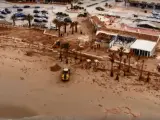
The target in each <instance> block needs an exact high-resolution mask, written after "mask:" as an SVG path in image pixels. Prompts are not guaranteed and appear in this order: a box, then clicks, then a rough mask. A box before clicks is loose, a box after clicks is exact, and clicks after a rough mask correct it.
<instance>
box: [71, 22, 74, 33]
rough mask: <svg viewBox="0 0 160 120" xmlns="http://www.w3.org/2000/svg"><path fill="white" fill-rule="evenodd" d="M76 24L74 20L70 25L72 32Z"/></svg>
mask: <svg viewBox="0 0 160 120" xmlns="http://www.w3.org/2000/svg"><path fill="white" fill-rule="evenodd" d="M74 26H75V24H74V22H72V23H71V25H70V28H72V34H73V33H74Z"/></svg>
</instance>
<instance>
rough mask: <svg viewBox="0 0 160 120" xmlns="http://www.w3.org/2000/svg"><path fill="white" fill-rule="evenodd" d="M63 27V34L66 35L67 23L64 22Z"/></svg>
mask: <svg viewBox="0 0 160 120" xmlns="http://www.w3.org/2000/svg"><path fill="white" fill-rule="evenodd" d="M63 25H64V32H65V33H66V32H67V25H68V23H67V22H64V23H63Z"/></svg>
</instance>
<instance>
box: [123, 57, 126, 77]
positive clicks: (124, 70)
mask: <svg viewBox="0 0 160 120" xmlns="http://www.w3.org/2000/svg"><path fill="white" fill-rule="evenodd" d="M123 62H124V69H123V72H124V76H126V67H125V65H126V59H124V60H123Z"/></svg>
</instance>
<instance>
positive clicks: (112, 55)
mask: <svg viewBox="0 0 160 120" xmlns="http://www.w3.org/2000/svg"><path fill="white" fill-rule="evenodd" d="M114 59H115V54H114V53H111V54H110V61H111V72H110V76H111V77H113V76H114V73H113V64H114Z"/></svg>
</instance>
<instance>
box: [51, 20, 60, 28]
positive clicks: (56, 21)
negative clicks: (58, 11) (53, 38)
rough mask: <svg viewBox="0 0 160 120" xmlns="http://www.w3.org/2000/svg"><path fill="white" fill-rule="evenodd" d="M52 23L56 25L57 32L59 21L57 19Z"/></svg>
mask: <svg viewBox="0 0 160 120" xmlns="http://www.w3.org/2000/svg"><path fill="white" fill-rule="evenodd" d="M52 22H53V23H54V24H55V25H56V30H57V24H58V22H59V21H58V20H57V19H54V20H53V21H52Z"/></svg>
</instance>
